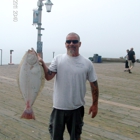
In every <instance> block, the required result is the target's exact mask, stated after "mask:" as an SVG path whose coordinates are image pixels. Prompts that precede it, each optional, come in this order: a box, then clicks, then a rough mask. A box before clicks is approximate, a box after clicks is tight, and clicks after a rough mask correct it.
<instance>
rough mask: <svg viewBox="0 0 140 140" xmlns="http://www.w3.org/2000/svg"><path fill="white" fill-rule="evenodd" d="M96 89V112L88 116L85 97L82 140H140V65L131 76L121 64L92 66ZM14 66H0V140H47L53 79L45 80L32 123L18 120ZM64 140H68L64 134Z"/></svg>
mask: <svg viewBox="0 0 140 140" xmlns="http://www.w3.org/2000/svg"><path fill="white" fill-rule="evenodd" d="M94 66H95V69H96V72H97V75H98V83H99V89H100V97H99V112H98V115H97V116H96V117H95V118H94V119H92V118H91V117H90V115H88V110H89V106H90V105H91V101H92V100H91V92H90V87H89V84H88V82H87V94H86V98H85V99H86V105H85V116H84V127H83V133H82V140H140V84H139V83H140V63H136V64H135V67H134V69H133V70H132V74H129V73H128V72H124V71H123V70H124V63H100V64H98V63H96V64H94ZM17 72H18V65H4V66H0V140H49V139H50V136H49V132H48V123H49V116H50V113H51V110H52V92H53V80H52V81H49V82H48V81H46V83H45V87H44V89H43V91H42V92H41V94H40V95H39V96H38V97H37V99H36V101H35V103H34V105H33V110H34V113H35V117H36V120H25V119H20V116H21V114H22V112H23V110H24V108H25V104H24V100H23V98H22V95H21V94H20V92H19V89H18V85H17V81H16V77H17ZM64 140H69V136H68V133H67V131H65V134H64Z"/></svg>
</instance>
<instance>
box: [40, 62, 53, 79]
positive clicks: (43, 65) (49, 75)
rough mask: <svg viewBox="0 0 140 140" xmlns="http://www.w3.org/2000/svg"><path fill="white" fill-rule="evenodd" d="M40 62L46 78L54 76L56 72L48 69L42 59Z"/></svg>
mask: <svg viewBox="0 0 140 140" xmlns="http://www.w3.org/2000/svg"><path fill="white" fill-rule="evenodd" d="M40 62H41V63H42V67H43V69H44V73H45V78H46V80H51V79H52V78H53V77H54V76H55V74H56V72H52V71H50V70H49V69H48V67H47V66H46V64H45V63H44V61H43V60H42V61H40Z"/></svg>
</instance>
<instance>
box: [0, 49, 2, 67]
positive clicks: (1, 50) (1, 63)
mask: <svg viewBox="0 0 140 140" xmlns="http://www.w3.org/2000/svg"><path fill="white" fill-rule="evenodd" d="M0 50H1V66H2V49H0Z"/></svg>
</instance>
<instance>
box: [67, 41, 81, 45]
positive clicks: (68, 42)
mask: <svg viewBox="0 0 140 140" xmlns="http://www.w3.org/2000/svg"><path fill="white" fill-rule="evenodd" d="M71 42H72V43H73V44H77V43H78V42H79V40H66V43H67V44H70V43H71Z"/></svg>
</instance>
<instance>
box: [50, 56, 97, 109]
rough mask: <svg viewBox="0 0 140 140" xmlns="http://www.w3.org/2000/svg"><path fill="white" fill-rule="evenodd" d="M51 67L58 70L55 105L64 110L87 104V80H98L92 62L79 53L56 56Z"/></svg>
mask: <svg viewBox="0 0 140 140" xmlns="http://www.w3.org/2000/svg"><path fill="white" fill-rule="evenodd" d="M49 69H50V70H51V71H53V72H57V74H56V77H55V82H54V93H53V107H54V108H57V109H62V110H73V109H77V108H79V107H81V106H83V105H84V104H85V100H84V97H85V93H86V81H87V80H88V81H89V82H94V81H96V80H97V76H96V73H95V69H94V66H93V64H92V62H91V61H90V60H89V59H87V58H85V57H83V56H81V55H79V56H77V57H71V56H69V55H67V54H62V55H58V56H56V57H55V58H54V59H53V60H52V62H51V64H50V66H49Z"/></svg>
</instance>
